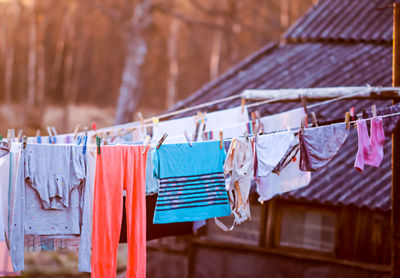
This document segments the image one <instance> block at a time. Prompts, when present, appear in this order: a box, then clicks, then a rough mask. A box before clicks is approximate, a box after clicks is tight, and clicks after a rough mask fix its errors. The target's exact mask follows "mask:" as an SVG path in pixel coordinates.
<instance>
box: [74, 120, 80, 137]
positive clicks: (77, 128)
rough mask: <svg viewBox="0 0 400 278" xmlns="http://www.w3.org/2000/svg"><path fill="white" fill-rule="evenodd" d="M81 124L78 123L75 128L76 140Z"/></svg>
mask: <svg viewBox="0 0 400 278" xmlns="http://www.w3.org/2000/svg"><path fill="white" fill-rule="evenodd" d="M80 126H81V125H80V124H77V125H76V126H75V130H74V139H75V140H76V137H77V136H78V131H79V127H80Z"/></svg>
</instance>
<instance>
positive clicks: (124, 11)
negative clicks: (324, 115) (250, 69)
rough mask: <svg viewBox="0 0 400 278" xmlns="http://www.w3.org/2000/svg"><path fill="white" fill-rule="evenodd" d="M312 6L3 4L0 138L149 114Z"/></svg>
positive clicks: (66, 0) (133, 1) (130, 1)
mask: <svg viewBox="0 0 400 278" xmlns="http://www.w3.org/2000/svg"><path fill="white" fill-rule="evenodd" d="M314 2H316V1H315V0H218V1H212V0H168V1H165V0H164V1H161V0H36V1H35V0H0V134H2V135H3V136H5V134H6V132H7V128H15V129H19V128H22V129H24V131H25V133H26V134H28V135H34V134H35V132H36V130H38V129H39V130H42V134H45V132H44V131H45V129H46V126H48V125H52V126H55V127H56V129H57V131H58V132H72V130H73V129H74V127H75V125H76V124H77V123H80V124H81V126H84V125H87V126H89V127H90V126H91V124H92V123H93V122H96V123H97V126H98V127H102V126H108V125H112V124H115V123H124V122H128V121H132V120H135V119H136V117H137V114H136V113H137V112H138V111H141V112H143V114H144V116H145V117H147V116H153V115H156V114H157V113H160V112H162V111H164V110H166V109H168V108H169V107H170V106H171V105H172V104H174V103H175V102H176V101H178V100H180V99H183V98H185V97H187V96H188V95H190V94H191V93H193V92H194V91H195V90H196V89H198V88H199V87H201V86H202V85H204V84H205V83H206V82H208V81H210V80H212V79H214V78H216V77H217V76H218V75H219V74H221V73H222V72H224V71H226V70H227V69H229V68H230V67H231V66H233V65H234V64H236V63H237V62H238V61H240V60H241V59H243V58H244V57H246V56H247V55H249V54H251V53H253V52H255V51H256V50H257V49H259V48H260V47H262V46H263V45H265V44H267V43H268V42H272V41H278V40H279V39H280V36H281V34H282V33H283V32H284V31H285V30H286V29H287V27H288V26H289V25H291V24H292V23H293V22H294V21H295V20H296V19H297V18H298V17H300V16H301V15H303V14H304V13H305V11H307V9H308V8H309V7H310V6H311V5H312V4H313V3H314Z"/></svg>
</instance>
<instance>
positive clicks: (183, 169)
mask: <svg viewBox="0 0 400 278" xmlns="http://www.w3.org/2000/svg"><path fill="white" fill-rule="evenodd" d="M225 156H226V154H225V151H224V149H220V148H219V142H217V141H210V142H201V143H193V146H192V147H190V146H189V144H187V143H185V144H166V145H162V146H161V147H160V149H158V150H157V149H155V150H154V151H153V164H154V169H153V174H154V176H155V177H157V178H159V179H160V188H159V193H158V198H157V203H156V208H155V212H154V219H153V223H154V224H163V223H173V222H187V221H199V220H205V219H209V218H213V217H223V216H228V215H230V214H231V209H230V205H229V200H228V195H227V192H226V190H225V179H224V174H223V165H224V161H225Z"/></svg>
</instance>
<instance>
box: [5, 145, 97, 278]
mask: <svg viewBox="0 0 400 278" xmlns="http://www.w3.org/2000/svg"><path fill="white" fill-rule="evenodd" d="M87 170H88V169H87V165H86V156H85V155H84V154H83V152H82V147H81V146H75V145H46V144H43V145H41V144H28V145H27V146H26V149H24V150H22V155H21V159H20V163H19V166H18V178H17V184H16V190H15V197H14V204H13V208H14V209H13V217H12V223H11V227H10V228H11V232H10V254H11V259H12V263H13V266H14V270H15V271H19V270H23V269H24V234H32V235H58V236H60V237H62V235H80V249H79V270H80V271H86V272H90V242H91V240H90V189H89V182H88V181H87V178H88V176H89V175H87V174H86V173H87Z"/></svg>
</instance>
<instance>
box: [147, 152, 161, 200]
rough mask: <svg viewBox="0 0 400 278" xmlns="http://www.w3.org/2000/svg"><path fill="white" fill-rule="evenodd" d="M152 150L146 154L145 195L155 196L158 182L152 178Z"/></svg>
mask: <svg viewBox="0 0 400 278" xmlns="http://www.w3.org/2000/svg"><path fill="white" fill-rule="evenodd" d="M151 153H152V150H149V151H148V152H147V162H146V194H147V195H151V194H156V193H158V187H159V184H158V180H157V179H155V178H154V177H153V160H152V157H151Z"/></svg>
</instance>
